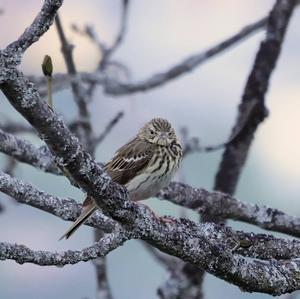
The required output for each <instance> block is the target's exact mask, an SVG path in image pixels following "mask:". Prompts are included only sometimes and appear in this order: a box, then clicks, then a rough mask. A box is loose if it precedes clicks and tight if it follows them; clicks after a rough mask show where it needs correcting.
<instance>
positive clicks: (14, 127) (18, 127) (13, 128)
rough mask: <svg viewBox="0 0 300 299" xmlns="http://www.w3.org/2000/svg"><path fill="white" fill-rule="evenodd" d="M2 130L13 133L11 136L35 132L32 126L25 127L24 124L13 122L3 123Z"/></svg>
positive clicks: (0, 125) (0, 126)
mask: <svg viewBox="0 0 300 299" xmlns="http://www.w3.org/2000/svg"><path fill="white" fill-rule="evenodd" d="M0 128H1V129H2V130H3V131H5V132H7V133H11V134H15V133H33V132H35V130H34V128H32V127H31V126H28V125H24V124H21V123H17V122H12V121H7V122H5V123H1V124H0Z"/></svg>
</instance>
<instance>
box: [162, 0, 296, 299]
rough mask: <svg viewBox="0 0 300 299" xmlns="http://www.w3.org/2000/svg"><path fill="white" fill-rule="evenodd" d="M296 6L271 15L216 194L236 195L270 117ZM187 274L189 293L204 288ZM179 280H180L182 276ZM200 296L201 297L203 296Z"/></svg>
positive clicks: (288, 4)
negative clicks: (270, 95)
mask: <svg viewBox="0 0 300 299" xmlns="http://www.w3.org/2000/svg"><path fill="white" fill-rule="evenodd" d="M295 5H296V1H286V0H277V1H276V3H275V5H274V7H273V9H272V11H271V12H270V14H269V17H268V20H267V30H266V37H265V40H264V41H263V42H262V43H261V45H260V49H259V51H258V53H257V55H256V59H255V63H254V66H253V68H252V71H251V74H250V76H249V78H248V82H247V84H246V87H245V91H244V95H243V97H242V102H241V104H240V106H239V115H238V117H237V121H236V124H235V126H234V128H233V130H232V133H231V136H230V138H229V139H230V142H229V143H227V145H226V148H225V151H224V153H223V157H222V161H221V163H220V166H219V170H218V173H217V175H216V179H215V186H214V189H215V190H219V191H222V192H224V193H228V194H233V193H234V191H235V188H236V185H237V182H238V179H239V176H240V173H241V170H242V168H243V166H244V164H245V161H246V158H247V155H248V150H249V148H250V146H251V142H252V140H253V137H254V134H255V132H256V129H257V128H258V126H259V124H260V123H261V122H262V121H263V120H264V118H265V117H266V115H267V114H266V108H265V105H264V96H265V93H266V91H267V87H268V82H269V79H270V76H271V73H272V71H273V69H274V67H275V64H276V61H277V59H278V56H279V54H280V50H281V44H282V42H283V38H284V35H285V31H286V28H287V25H288V23H289V20H290V17H291V14H292V12H293V9H294V7H295ZM202 220H203V221H206V222H221V221H223V220H224V218H222V217H216V216H215V215H214V216H212V215H211V214H208V215H206V214H204V213H203V215H202ZM185 268H191V267H190V266H189V265H185V266H184V267H183V269H185ZM187 273H188V274H187V275H188V276H190V279H189V283H187V284H185V286H187V289H193V288H194V286H196V287H199V288H200V287H201V282H202V281H203V277H202V276H203V275H204V272H203V271H202V272H199V271H198V269H197V268H196V267H194V270H193V271H191V269H189V271H187ZM196 273H197V274H198V275H196V277H197V279H194V278H195V274H196ZM178 277H179V278H180V276H178ZM185 281H186V280H185ZM177 283H178V285H181V282H180V281H177ZM184 291H185V290H184V289H181V292H184ZM171 293H172V292H171ZM198 294H201V292H200V293H198ZM191 298H194V299H199V298H201V297H197V296H196V297H191ZM166 299H167V298H166ZM201 299H202V298H201Z"/></svg>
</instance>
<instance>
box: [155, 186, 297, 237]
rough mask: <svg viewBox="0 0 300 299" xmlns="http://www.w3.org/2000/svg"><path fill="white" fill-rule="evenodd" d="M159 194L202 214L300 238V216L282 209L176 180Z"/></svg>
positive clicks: (162, 197)
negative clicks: (294, 215) (253, 202)
mask: <svg viewBox="0 0 300 299" xmlns="http://www.w3.org/2000/svg"><path fill="white" fill-rule="evenodd" d="M158 197H159V198H161V199H166V200H168V201H171V202H173V203H175V204H177V205H180V206H183V207H186V208H190V209H193V210H195V211H197V212H198V213H200V214H205V215H210V216H214V217H218V218H224V219H233V220H238V221H242V222H246V223H249V224H254V225H256V226H258V227H261V228H263V229H266V230H271V231H276V232H281V233H285V234H288V235H291V236H294V237H298V238H299V237H300V218H298V217H293V216H290V215H287V214H286V213H284V212H282V211H280V210H278V209H274V208H270V207H266V206H258V205H254V204H250V203H247V202H244V201H239V200H238V199H236V198H234V197H233V196H231V195H228V194H225V193H222V192H217V191H214V192H208V191H207V190H205V189H202V188H193V187H191V186H188V185H186V184H182V183H175V182H172V183H171V184H170V185H169V186H168V187H166V188H164V189H163V190H161V191H160V192H159V194H158Z"/></svg>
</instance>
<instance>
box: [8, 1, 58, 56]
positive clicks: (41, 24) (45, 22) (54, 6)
mask: <svg viewBox="0 0 300 299" xmlns="http://www.w3.org/2000/svg"><path fill="white" fill-rule="evenodd" d="M62 3H63V0H45V1H44V4H43V6H42V8H41V11H40V12H39V14H38V15H37V16H36V17H35V19H34V20H33V22H32V24H31V25H30V26H29V27H28V28H26V30H25V31H24V32H23V34H22V35H21V36H20V37H19V38H18V39H17V40H16V41H14V42H13V43H11V44H9V45H8V46H7V47H6V49H5V52H6V53H8V54H12V53H14V54H16V53H18V54H19V55H20V54H22V53H24V52H25V51H26V50H27V49H28V47H30V46H31V45H32V44H33V43H35V42H37V41H38V40H39V38H40V37H41V36H42V35H43V34H44V33H45V32H46V31H47V30H48V29H49V27H50V26H51V25H52V23H53V20H54V17H55V15H56V13H57V10H58V9H59V8H60V6H61V5H62Z"/></svg>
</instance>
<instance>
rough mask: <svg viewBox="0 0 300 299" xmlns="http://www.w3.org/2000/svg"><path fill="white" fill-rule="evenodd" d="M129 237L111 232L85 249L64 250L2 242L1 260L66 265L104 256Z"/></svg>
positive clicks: (121, 233) (0, 244)
mask: <svg viewBox="0 0 300 299" xmlns="http://www.w3.org/2000/svg"><path fill="white" fill-rule="evenodd" d="M127 239H128V237H127V236H126V234H125V233H123V232H117V233H111V234H107V235H105V236H104V237H103V238H102V239H101V240H99V241H98V242H97V243H95V244H94V245H92V246H90V247H87V248H85V249H82V250H76V251H72V250H67V251H63V252H50V251H35V250H32V249H30V248H28V247H26V246H24V245H18V244H10V243H6V242H0V260H7V259H10V260H14V261H16V262H17V263H19V264H24V263H33V264H36V265H39V266H64V265H69V264H76V263H78V262H87V261H90V260H93V259H95V258H97V257H103V256H105V255H107V254H108V253H109V252H110V251H112V250H114V249H116V248H117V247H119V246H121V245H122V244H123V243H124V242H125V241H126V240H127Z"/></svg>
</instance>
